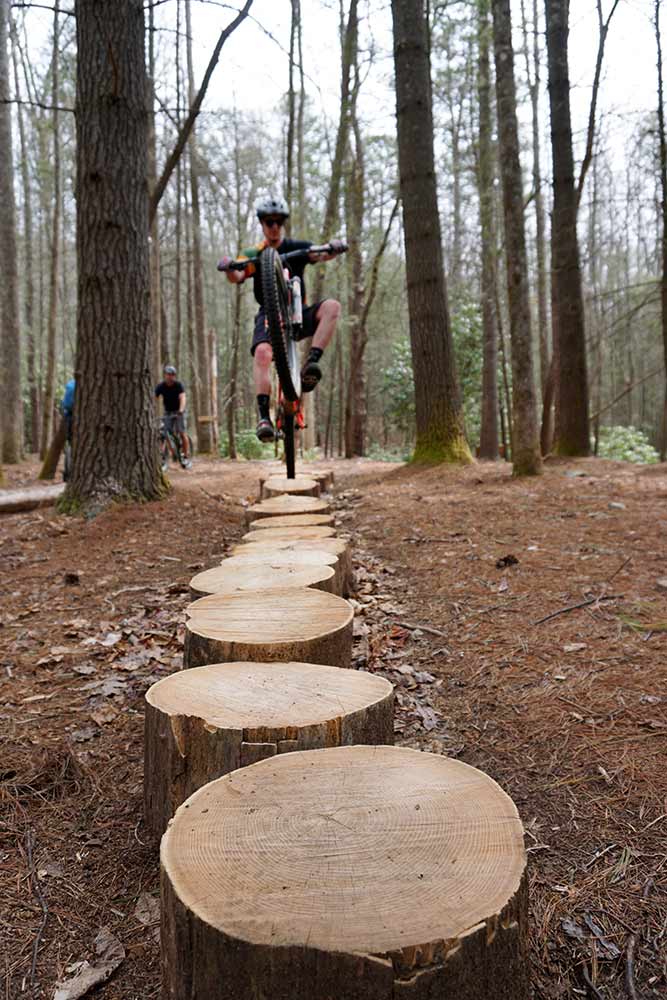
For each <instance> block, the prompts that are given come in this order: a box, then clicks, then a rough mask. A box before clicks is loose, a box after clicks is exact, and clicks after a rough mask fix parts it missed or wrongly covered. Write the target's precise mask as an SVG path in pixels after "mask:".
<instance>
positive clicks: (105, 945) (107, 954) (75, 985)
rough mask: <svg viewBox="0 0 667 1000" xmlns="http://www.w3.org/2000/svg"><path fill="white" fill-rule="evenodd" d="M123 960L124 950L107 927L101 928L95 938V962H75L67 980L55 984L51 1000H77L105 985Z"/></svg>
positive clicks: (70, 968)
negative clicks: (96, 987) (101, 984)
mask: <svg viewBox="0 0 667 1000" xmlns="http://www.w3.org/2000/svg"><path fill="white" fill-rule="evenodd" d="M124 958H125V948H124V947H123V945H122V944H121V942H120V941H119V940H118V938H117V937H116V936H115V934H113V933H112V931H111V929H110V928H109V927H103V928H102V929H101V930H100V931H99V932H98V933H97V936H96V938H95V960H94V962H93V963H92V964H91V963H90V962H89V961H87V960H84V961H82V962H75V963H74V964H73V965H69V966H68V967H67V969H66V971H67V972H70V973H74V974H73V975H72V976H71V977H70V978H69V979H64V980H61V981H60V982H59V983H57V984H56V990H55V993H54V995H53V1000H79V997H83V996H85V995H86V993H88V992H89V990H92V988H93V987H94V986H99V984H100V983H105V982H106V981H107V979H109V978H110V977H111V975H112V974H113V973H114V972H115V971H116V969H117V968H118V966H119V965H120V964H121V962H122V961H123V959H124Z"/></svg>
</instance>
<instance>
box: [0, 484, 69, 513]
mask: <svg viewBox="0 0 667 1000" xmlns="http://www.w3.org/2000/svg"><path fill="white" fill-rule="evenodd" d="M64 492H65V484H64V483H56V484H55V485H54V486H34V487H31V488H30V489H27V490H0V514H18V513H20V512H21V511H24V510H36V509H37V508H38V507H52V506H53V504H54V503H55V502H56V500H57V499H58V498H59V497H61V496H62V495H63V493H64Z"/></svg>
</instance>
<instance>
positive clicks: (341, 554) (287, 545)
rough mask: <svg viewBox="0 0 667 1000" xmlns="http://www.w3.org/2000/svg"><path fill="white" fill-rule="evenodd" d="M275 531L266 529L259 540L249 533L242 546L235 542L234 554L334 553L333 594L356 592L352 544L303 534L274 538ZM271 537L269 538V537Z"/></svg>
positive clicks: (330, 554)
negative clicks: (334, 580) (334, 579)
mask: <svg viewBox="0 0 667 1000" xmlns="http://www.w3.org/2000/svg"><path fill="white" fill-rule="evenodd" d="M273 534H274V533H273V532H268V531H267V532H263V533H262V536H261V538H260V540H259V541H255V539H256V537H257V536H256V534H254V533H253V532H249V535H250V537H248V536H244V537H243V540H242V542H241V544H240V545H235V546H234V548H233V549H232V555H234V556H241V557H244V556H245V555H246V554H247V553H251V554H253V555H255V556H258V557H259V556H262V554H266V553H269V552H289V553H299V554H301V553H304V552H308V553H309V552H317V553H320V555H321V554H322V553H326V554H327V555H329V556H333V557H334V559H335V562H334V563H332V565H334V567H335V571H336V574H337V577H338V582H337V583H336V585H335V589H334V593H335V594H340V595H341V597H350V596H351V594H352V593H353V592H354V569H353V566H352V552H351V547H350V545H349V544H348V543H347V542H346V541H345V540H344V539H343V538H317V537H316V538H302V537H291V538H290V537H287V538H284V537H280V536H279V537H278V538H273V537H271V536H272V535H273ZM267 536H269V537H267Z"/></svg>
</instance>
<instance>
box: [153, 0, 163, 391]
mask: <svg viewBox="0 0 667 1000" xmlns="http://www.w3.org/2000/svg"><path fill="white" fill-rule="evenodd" d="M148 12H149V13H148V108H149V112H148V122H149V126H148V190H149V191H152V190H153V189H154V188H155V185H156V183H157V154H156V149H155V141H156V137H155V107H154V105H155V13H154V7H153V5H152V4H150V5H149V8H148ZM150 252H151V257H150V266H151V322H152V325H153V353H152V357H151V372H152V375H153V378H154V380H155V381H156V382H157V381H158V375H159V372H160V368H161V366H162V364H163V363H166V358H167V354H166V353H165V354H164V359H163V357H162V354H163V351H162V294H161V293H162V288H161V280H160V233H159V227H158V218H157V212H156V213H155V215H154V216H153V218H152V220H151V251H150Z"/></svg>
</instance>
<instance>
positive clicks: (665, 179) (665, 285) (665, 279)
mask: <svg viewBox="0 0 667 1000" xmlns="http://www.w3.org/2000/svg"><path fill="white" fill-rule="evenodd" d="M655 39H656V45H657V49H658V139H659V144H660V221H661V234H660V251H661V261H660V264H661V273H660V323H661V327H662V345H663V352H664V361H665V372H666V373H667V140H666V139H665V100H664V87H663V63H662V39H661V35H660V0H655ZM661 426H662V433H661V435H660V461H661V462H664V461H665V458H667V382H666V383H665V395H664V403H663V418H662V421H661Z"/></svg>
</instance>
